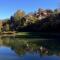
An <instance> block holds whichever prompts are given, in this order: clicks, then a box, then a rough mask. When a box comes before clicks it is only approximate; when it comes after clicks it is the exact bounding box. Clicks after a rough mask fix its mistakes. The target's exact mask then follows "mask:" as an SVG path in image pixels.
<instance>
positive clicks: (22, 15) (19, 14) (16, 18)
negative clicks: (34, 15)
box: [14, 10, 25, 21]
mask: <svg viewBox="0 0 60 60" xmlns="http://www.w3.org/2000/svg"><path fill="white" fill-rule="evenodd" d="M24 16H25V12H24V11H22V10H18V11H17V12H16V13H15V14H14V19H15V21H18V20H20V19H21V18H22V17H24Z"/></svg>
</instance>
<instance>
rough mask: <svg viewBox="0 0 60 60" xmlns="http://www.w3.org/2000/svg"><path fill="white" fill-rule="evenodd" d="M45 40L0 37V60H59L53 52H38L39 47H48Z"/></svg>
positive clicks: (59, 57)
mask: <svg viewBox="0 0 60 60" xmlns="http://www.w3.org/2000/svg"><path fill="white" fill-rule="evenodd" d="M47 40H48V39H40V38H39V39H38V38H31V39H30V38H14V37H0V60H60V56H58V55H56V54H55V53H54V54H53V52H51V53H46V51H44V53H42V52H41V51H40V50H39V47H40V46H41V45H42V46H44V45H46V46H47V45H48V44H47ZM43 41H45V42H43ZM47 48H48V47H47ZM48 54H49V55H48Z"/></svg>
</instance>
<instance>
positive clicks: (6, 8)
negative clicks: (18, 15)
mask: <svg viewBox="0 0 60 60" xmlns="http://www.w3.org/2000/svg"><path fill="white" fill-rule="evenodd" d="M59 2H60V1H59V0H0V19H5V18H9V17H10V16H11V15H13V14H14V13H15V12H16V11H17V10H19V9H22V10H24V11H25V12H26V13H28V12H32V11H35V10H37V9H38V8H43V9H55V8H58V7H59V6H60V5H59Z"/></svg>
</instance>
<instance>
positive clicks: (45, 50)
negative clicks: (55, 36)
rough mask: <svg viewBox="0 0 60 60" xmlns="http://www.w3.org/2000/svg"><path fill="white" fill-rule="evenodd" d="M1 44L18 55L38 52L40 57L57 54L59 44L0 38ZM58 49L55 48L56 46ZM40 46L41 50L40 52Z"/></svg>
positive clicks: (55, 42)
mask: <svg viewBox="0 0 60 60" xmlns="http://www.w3.org/2000/svg"><path fill="white" fill-rule="evenodd" d="M1 40H2V44H3V45H5V46H8V47H10V48H11V49H12V50H14V51H15V52H16V53H17V54H18V55H24V54H25V53H26V52H30V53H31V52H39V54H40V55H46V54H48V55H52V54H55V53H56V54H58V53H59V46H60V45H59V43H58V42H57V41H56V40H53V41H51V40H40V41H37V40H35V41H33V40H26V39H24V40H22V39H20V38H9V37H8V38H1ZM56 44H57V45H58V47H57V45H56ZM41 46H42V50H41ZM56 49H57V50H56Z"/></svg>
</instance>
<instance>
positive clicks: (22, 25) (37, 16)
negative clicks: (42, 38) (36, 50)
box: [2, 9, 60, 32]
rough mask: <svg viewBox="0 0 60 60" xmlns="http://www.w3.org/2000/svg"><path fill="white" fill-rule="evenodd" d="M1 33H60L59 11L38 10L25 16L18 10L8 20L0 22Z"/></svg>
mask: <svg viewBox="0 0 60 60" xmlns="http://www.w3.org/2000/svg"><path fill="white" fill-rule="evenodd" d="M2 31H17V32H20V31H24V32H27V31H28V32H60V11H59V10H58V9H55V10H54V11H53V10H50V9H47V10H43V9H38V10H37V11H35V12H31V13H29V14H25V12H24V11H22V10H18V11H17V12H16V13H15V14H14V15H13V16H11V17H10V18H9V19H5V20H3V21H2Z"/></svg>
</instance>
